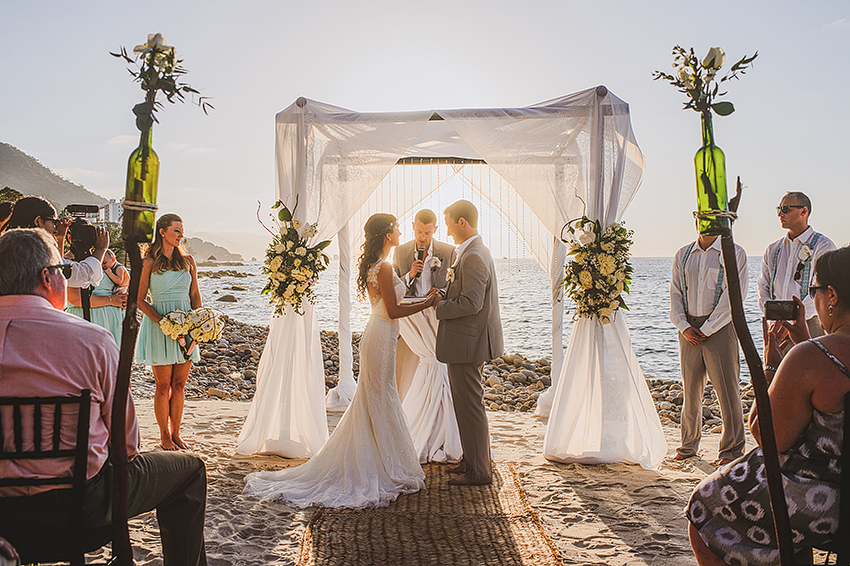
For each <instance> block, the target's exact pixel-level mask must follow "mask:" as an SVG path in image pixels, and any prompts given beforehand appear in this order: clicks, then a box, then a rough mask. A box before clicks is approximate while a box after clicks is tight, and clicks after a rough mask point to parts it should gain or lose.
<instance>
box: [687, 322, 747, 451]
mask: <svg viewBox="0 0 850 566" xmlns="http://www.w3.org/2000/svg"><path fill="white" fill-rule="evenodd" d="M705 318H707V317H699V318H697V317H690V316H689V317H688V322H690V323H691V326H693V327H694V328H699V327H700V326H702V323H703V322H705ZM679 363H680V365H681V369H682V385H683V389H684V397H685V399H684V403H683V404H682V445H681V446H680V447H679V448H678V449H677V450H676V452H678V453H679V454H680V455H682V456H685V457H689V456H693V455H694V454H696V453H697V450H698V449H699V441H700V438H701V436H702V398H703V393H704V391H705V380H706V374H707V375H708V379H709V380H710V381H711V384H712V386H714V392H715V393H716V395H717V400H718V401H719V403H720V418H721V420H722V423H723V429H722V433H721V436H720V448H719V454H718V456H719V457H720V458H728V459H730V460H734V459H735V458H738V457H739V456H742V455H743V454H744V412H743V409H742V408H741V392H740V388H739V385H738V379H739V375H740V369H741V361H740V358H739V355H738V339H737V337H736V335H735V329H734V328H733V326H732V323H731V322H730V323H729V324H727V325H726V326H724V327H723V328H721V329H720V330H718V331H717V332H715V333H714V334H712V335H711V336H709V337H708V338H706V339H705V341H704V342H703V343H702V344H700V345H699V346H692V345H691V344H690V343H689V342H688V341H687V340H686V339H685V337H684V336H683V335H682V334H681V333H679Z"/></svg>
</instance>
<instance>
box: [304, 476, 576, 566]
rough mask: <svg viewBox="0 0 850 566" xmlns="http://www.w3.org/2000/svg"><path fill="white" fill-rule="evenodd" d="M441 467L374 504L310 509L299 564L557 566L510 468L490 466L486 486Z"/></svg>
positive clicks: (537, 521) (545, 537)
mask: <svg viewBox="0 0 850 566" xmlns="http://www.w3.org/2000/svg"><path fill="white" fill-rule="evenodd" d="M447 467H448V466H446V465H441V464H426V465H425V466H423V469H424V470H425V486H426V488H427V489H426V490H425V491H422V492H419V493H415V494H413V495H402V496H400V497H399V498H398V499H397V500H396V501H395V502H394V503H392V504H390V505H388V506H387V507H382V508H380V509H364V510H359V511H358V510H351V509H328V508H322V509H319V510H318V511H316V513H315V514H314V515H313V517H312V519H310V524H309V525H308V526H307V529H306V530H305V531H304V537H303V538H302V540H301V553H300V557H299V561H298V564H299V566H314V565H316V566H337V565H343V564H344V565H352V566H360V565H363V566H365V565H371V564H404V565H418V564H423V565H425V564H428V565H433V564H487V565H488V566H490V565H519V564H526V565H533V566H544V565H561V564H562V562H561V561H560V558H559V556H558V553H557V550H555V547H554V546H553V545H552V542H551V541H550V540H549V537H547V536H546V533H545V532H544V531H543V528H542V526H541V525H540V520H539V519H538V517H537V512H536V511H534V509H532V507H531V505H529V503H528V500H527V499H526V496H525V492H524V491H523V489H522V486H521V485H520V483H519V477H518V476H517V473H516V471H515V470H514V469H513V467H512V466H510V465H509V464H501V463H500V464H495V465H494V474H493V483H492V484H491V485H487V486H473V487H463V486H450V485H448V480H449V479H451V478H452V477H454V476H453V475H451V474H448V473H446V471H445V470H446V468H447Z"/></svg>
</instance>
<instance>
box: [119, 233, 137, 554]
mask: <svg viewBox="0 0 850 566" xmlns="http://www.w3.org/2000/svg"><path fill="white" fill-rule="evenodd" d="M124 249H125V250H126V252H127V256H128V257H129V259H130V289H129V290H128V295H127V311H126V313H125V314H124V326H123V329H122V335H121V357H120V358H119V359H118V379H117V380H116V382H115V396H114V397H113V403H112V472H113V482H112V525H113V528H114V534H113V539H112V552H113V554H114V555H115V557H116V563H117V564H118V565H119V566H132V564H133V548H132V546H131V545H130V529H129V527H128V525H127V520H128V519H129V517H128V514H129V511H128V507H127V496H128V491H129V481H128V462H127V399H128V397H129V395H130V371H131V370H132V369H133V355H134V354H135V351H136V334H137V333H138V332H139V322H138V320H137V319H136V303H137V298H138V296H139V279H140V278H141V276H142V256H141V252H140V251H139V244H138V243H137V242H135V241H131V240H130V239H125V240H124Z"/></svg>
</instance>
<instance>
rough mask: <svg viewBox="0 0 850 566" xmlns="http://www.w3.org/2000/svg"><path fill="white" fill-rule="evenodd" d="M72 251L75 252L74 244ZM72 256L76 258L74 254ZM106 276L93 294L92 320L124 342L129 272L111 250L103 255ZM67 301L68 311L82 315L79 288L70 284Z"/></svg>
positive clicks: (117, 341)
mask: <svg viewBox="0 0 850 566" xmlns="http://www.w3.org/2000/svg"><path fill="white" fill-rule="evenodd" d="M71 253H72V254H74V248H73V246H72V248H71ZM72 259H76V258H75V257H72ZM102 266H103V275H104V277H103V279H101V280H100V283H99V284H98V285H97V287H95V288H94V290H93V291H92V294H91V311H90V313H89V315H90V317H91V321H92V322H93V323H94V324H96V325H98V326H100V327H103V328H105V329H107V330H108V331H109V332H110V333H111V334H112V337H113V338H115V343H116V344H118V345H119V346H120V345H121V332H122V326H123V324H124V307H125V306H126V305H127V286H128V285H130V273H129V272H128V271H127V270H126V269H125V268H124V266H122V265H121V264H120V263H118V262H117V261H116V260H115V254H114V253H113V252H112V250H106V253H105V254H104V255H103V264H102ZM68 303H69V305H68V306H67V307H66V308H65V312H67V313H71V314H73V315H75V316H78V317H80V318H83V308H82V300H81V298H80V289H78V288H76V287H68Z"/></svg>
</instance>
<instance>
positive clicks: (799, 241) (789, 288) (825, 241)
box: [758, 226, 835, 318]
mask: <svg viewBox="0 0 850 566" xmlns="http://www.w3.org/2000/svg"><path fill="white" fill-rule="evenodd" d="M814 235H815V231H814V230H813V229H812V227H811V226H809V227H808V228H806V230H805V232H803V233H802V234H800V235H799V236H797V237H796V238H794V239H793V240H792V239H791V238H789V237H788V235H787V234H786V235H785V237H784V238H782V239H781V240H777V241H775V242H773V243H772V244H770V245H769V246H767V249H766V250H765V252H764V257H762V260H761V272H760V273H759V278H758V290H759V308H760V309H761V312H764V302H765V301H768V300H771V299H776V300H780V301H790V300H791V298H792V297H794V296H797V297H799V296H800V293H801V292H802V288H801V286H800V283H801V281H794V272H795V271H797V264H798V263H799V262H800V260H799V258H798V256H797V254H798V253H800V248H801V247H803V243H809V242H811V240H812V237H813V236H814ZM777 246H780V249H779V257H778V258H777V260H776V263H777V265H776V278H775V279H774V280H773V294H774V296H773V297H771V296H770V277H771V275H772V273H773V254H774V253H776V247H777ZM834 249H835V244H833V243H832V240H830V239H829V238H827V237H826V236H824V235H821V237H820V239H819V240H818V242H817V244H815V246H814V249H813V250H812V251H813V252H814V254H813V257H812V263H811V267H810V269H809V285H811V284H812V277H814V274H815V260H816V259H817V258H819V257H820V256H821V255H823V254H824V253H826V252H828V251H830V250H834ZM803 305H805V307H806V318H812V317H813V316H815V315H817V312H815V301H814V299H813V298H812V295H811V293H809V294H808V295H806V298H805V299H803Z"/></svg>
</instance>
